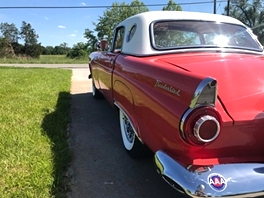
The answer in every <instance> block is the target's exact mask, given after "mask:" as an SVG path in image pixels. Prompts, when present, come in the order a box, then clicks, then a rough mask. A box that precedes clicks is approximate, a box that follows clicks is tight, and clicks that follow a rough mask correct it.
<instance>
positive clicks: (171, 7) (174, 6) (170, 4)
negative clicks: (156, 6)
mask: <svg viewBox="0 0 264 198" xmlns="http://www.w3.org/2000/svg"><path fill="white" fill-rule="evenodd" d="M162 10H163V11H165V10H168V11H173V10H174V11H182V7H181V6H180V5H177V4H176V3H175V2H174V1H173V0H169V2H168V4H167V6H164V7H163V8H162Z"/></svg>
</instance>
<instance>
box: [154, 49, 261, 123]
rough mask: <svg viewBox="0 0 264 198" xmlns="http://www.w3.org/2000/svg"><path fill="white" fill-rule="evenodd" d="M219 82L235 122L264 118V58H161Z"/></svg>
mask: <svg viewBox="0 0 264 198" xmlns="http://www.w3.org/2000/svg"><path fill="white" fill-rule="evenodd" d="M159 60H160V61H163V62H167V63H170V64H173V65H175V66H178V67H180V68H182V69H185V70H187V71H190V72H193V73H195V74H198V75H202V76H204V77H212V78H215V79H216V80H217V82H218V97H220V100H221V102H222V104H223V105H224V107H225V109H226V110H227V111H228V113H229V115H230V116H231V117H232V119H233V120H234V121H235V122H239V121H248V120H257V119H261V118H264V57H263V55H252V54H236V53H188V54H177V55H175V54H174V55H168V57H163V58H162V59H159Z"/></svg>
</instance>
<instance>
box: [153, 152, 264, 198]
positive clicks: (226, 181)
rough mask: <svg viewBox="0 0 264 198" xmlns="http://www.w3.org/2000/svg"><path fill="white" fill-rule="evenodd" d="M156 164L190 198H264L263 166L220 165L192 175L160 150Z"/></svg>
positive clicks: (245, 164)
mask: <svg viewBox="0 0 264 198" xmlns="http://www.w3.org/2000/svg"><path fill="white" fill-rule="evenodd" d="M154 163H155V165H156V168H157V171H158V173H159V174H161V176H162V178H163V179H164V180H165V181H166V182H168V183H169V184H170V185H171V186H172V187H173V188H175V189H176V190H178V191H180V192H182V193H184V194H186V195H188V196H190V197H195V198H198V197H232V198H235V197H239V198H249V197H256V196H264V164H260V163H237V164H219V165H214V166H210V167H200V168H202V170H203V171H199V168H198V169H196V170H193V171H189V170H187V169H186V168H184V167H183V166H182V165H180V163H178V162H177V161H175V160H174V159H173V158H172V157H170V156H169V155H168V154H166V153H165V152H163V151H160V150H159V151H157V152H156V153H155V156H154Z"/></svg>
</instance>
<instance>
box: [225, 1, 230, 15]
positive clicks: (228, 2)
mask: <svg viewBox="0 0 264 198" xmlns="http://www.w3.org/2000/svg"><path fill="white" fill-rule="evenodd" d="M229 10H230V0H227V11H226V15H227V16H229Z"/></svg>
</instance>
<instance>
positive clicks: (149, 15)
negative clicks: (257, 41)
mask: <svg viewBox="0 0 264 198" xmlns="http://www.w3.org/2000/svg"><path fill="white" fill-rule="evenodd" d="M135 18H139V19H141V20H145V21H148V22H149V23H151V22H152V21H156V20H202V21H217V22H222V23H235V24H239V25H244V24H243V23H242V22H240V21H239V20H237V19H235V18H232V17H229V16H225V15H219V14H211V13H202V12H188V11H149V12H143V13H140V14H136V15H134V16H131V17H129V18H127V19H125V20H124V21H123V22H121V23H120V24H119V25H118V26H120V25H123V24H124V23H126V21H127V20H135Z"/></svg>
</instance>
